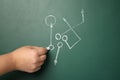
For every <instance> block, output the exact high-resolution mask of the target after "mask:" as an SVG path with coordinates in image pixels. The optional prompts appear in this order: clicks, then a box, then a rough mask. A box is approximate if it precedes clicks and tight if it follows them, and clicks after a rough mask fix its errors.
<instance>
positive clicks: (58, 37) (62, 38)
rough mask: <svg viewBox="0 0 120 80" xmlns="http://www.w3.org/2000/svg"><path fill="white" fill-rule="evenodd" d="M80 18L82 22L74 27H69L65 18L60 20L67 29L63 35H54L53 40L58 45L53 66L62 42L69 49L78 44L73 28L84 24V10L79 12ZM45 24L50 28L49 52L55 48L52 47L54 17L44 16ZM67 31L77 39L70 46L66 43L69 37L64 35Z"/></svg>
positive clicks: (78, 40)
mask: <svg viewBox="0 0 120 80" xmlns="http://www.w3.org/2000/svg"><path fill="white" fill-rule="evenodd" d="M81 17H82V21H81V22H80V23H78V24H76V25H75V26H71V25H70V23H69V22H68V20H67V19H66V18H65V17H63V18H62V21H63V22H64V23H65V24H66V25H67V26H68V28H69V29H67V30H66V31H64V32H63V33H56V34H55V39H56V40H57V41H58V43H57V52H56V56H55V59H54V65H56V64H57V63H58V57H59V53H60V50H61V48H62V47H63V42H64V43H65V44H66V45H67V46H68V48H69V49H72V48H73V47H74V46H76V45H77V44H78V43H79V42H80V40H81V38H80V36H79V35H78V34H77V33H76V32H75V30H74V28H76V27H78V26H79V25H81V24H83V23H84V21H85V20H84V9H82V10H81ZM45 24H46V25H47V26H49V28H50V35H49V36H50V40H49V45H48V47H47V48H49V49H50V50H54V49H55V46H54V45H53V28H54V25H55V24H56V17H55V16H54V15H48V16H46V17H45ZM69 31H72V32H73V34H74V35H75V37H76V38H77V41H75V42H74V43H73V44H72V45H70V44H69V42H68V40H69V37H68V36H67V35H66V33H68V32H69ZM62 41H63V42H62Z"/></svg>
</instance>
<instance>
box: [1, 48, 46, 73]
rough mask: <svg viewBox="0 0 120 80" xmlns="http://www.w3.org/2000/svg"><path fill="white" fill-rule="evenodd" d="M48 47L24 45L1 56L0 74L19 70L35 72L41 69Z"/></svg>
mask: <svg viewBox="0 0 120 80" xmlns="http://www.w3.org/2000/svg"><path fill="white" fill-rule="evenodd" d="M46 53H47V49H46V48H42V47H37V46H24V47H21V48H18V49H16V50H14V51H13V52H10V53H8V54H5V55H2V56H0V65H2V66H1V68H0V75H1V74H5V73H7V72H10V71H14V70H19V71H24V72H28V73H33V72H36V71H38V70H40V68H41V66H42V65H43V64H44V61H45V59H46Z"/></svg>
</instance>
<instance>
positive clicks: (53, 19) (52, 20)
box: [45, 15, 56, 26]
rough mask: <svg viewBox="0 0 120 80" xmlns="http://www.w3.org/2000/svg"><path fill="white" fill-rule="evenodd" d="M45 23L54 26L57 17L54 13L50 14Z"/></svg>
mask: <svg viewBox="0 0 120 80" xmlns="http://www.w3.org/2000/svg"><path fill="white" fill-rule="evenodd" d="M45 23H46V24H47V26H53V25H55V23H56V17H55V16H53V15H48V16H47V17H46V18H45Z"/></svg>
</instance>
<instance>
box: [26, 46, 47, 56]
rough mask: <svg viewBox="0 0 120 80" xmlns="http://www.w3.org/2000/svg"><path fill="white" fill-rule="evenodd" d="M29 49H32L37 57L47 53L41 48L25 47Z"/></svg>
mask: <svg viewBox="0 0 120 80" xmlns="http://www.w3.org/2000/svg"><path fill="white" fill-rule="evenodd" d="M27 48H29V49H33V50H34V51H35V52H36V53H38V55H39V56H41V55H44V54H46V53H47V49H46V48H43V47H37V46H27Z"/></svg>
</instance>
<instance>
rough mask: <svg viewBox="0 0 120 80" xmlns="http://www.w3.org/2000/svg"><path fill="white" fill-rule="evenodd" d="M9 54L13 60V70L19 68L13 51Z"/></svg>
mask: <svg viewBox="0 0 120 80" xmlns="http://www.w3.org/2000/svg"><path fill="white" fill-rule="evenodd" d="M8 56H9V58H10V61H11V70H12V71H14V70H16V69H17V68H16V59H15V57H14V53H12V52H11V53H9V54H8Z"/></svg>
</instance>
